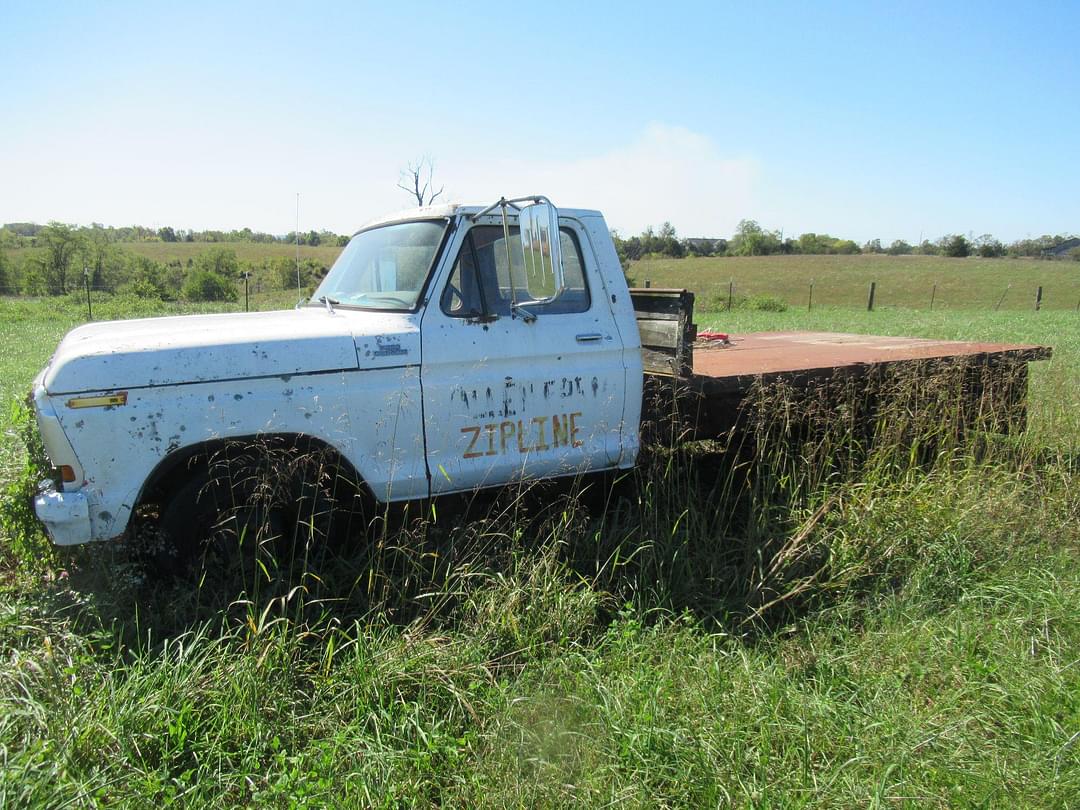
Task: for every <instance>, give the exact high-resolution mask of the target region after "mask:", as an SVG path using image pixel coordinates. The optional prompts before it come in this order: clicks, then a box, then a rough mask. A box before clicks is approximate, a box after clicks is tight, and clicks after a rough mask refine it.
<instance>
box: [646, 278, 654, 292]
mask: <svg viewBox="0 0 1080 810" xmlns="http://www.w3.org/2000/svg"><path fill="white" fill-rule="evenodd" d="M651 286H652V282H651V281H649V280H648V279H645V289H646V290H647V289H649V288H650V287H651Z"/></svg>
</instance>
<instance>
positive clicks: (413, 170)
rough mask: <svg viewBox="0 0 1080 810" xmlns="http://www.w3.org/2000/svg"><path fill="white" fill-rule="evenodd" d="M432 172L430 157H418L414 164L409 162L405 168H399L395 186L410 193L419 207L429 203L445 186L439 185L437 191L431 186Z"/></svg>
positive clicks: (432, 164) (433, 171) (433, 165)
mask: <svg viewBox="0 0 1080 810" xmlns="http://www.w3.org/2000/svg"><path fill="white" fill-rule="evenodd" d="M434 173H435V164H434V163H432V161H431V158H428V157H423V158H420V160H418V161H417V162H416V163H415V164H414V163H409V165H408V167H407V168H404V169H402V170H401V172H400V173H399V178H398V184H397V186H398V188H400V189H401V190H402V191H405V192H408V193H409V194H410V195H412V196H413V197H414V198H415V199H416V204H417V205H418V206H420V207H421V208H422V207H423V206H425V205H431V204H432V203H433V202H435V200H436V199H437V198H438V197H439V195H440V194H442V193H443V189H444V188H445V186H439V190H438V191H435V190H434V188H432V185H431V179H432V175H434Z"/></svg>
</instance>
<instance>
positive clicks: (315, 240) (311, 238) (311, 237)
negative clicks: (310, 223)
mask: <svg viewBox="0 0 1080 810" xmlns="http://www.w3.org/2000/svg"><path fill="white" fill-rule="evenodd" d="M319 242H320V239H319V234H318V233H316V232H315V231H310V232H309V233H308V235H307V242H306V244H309V245H311V246H312V247H315V246H316V245H318V244H319Z"/></svg>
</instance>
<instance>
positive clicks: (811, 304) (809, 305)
mask: <svg viewBox="0 0 1080 810" xmlns="http://www.w3.org/2000/svg"><path fill="white" fill-rule="evenodd" d="M813 308H814V280H813V279H810V297H809V298H807V299H806V311H807V312H809V311H810V310H811V309H813Z"/></svg>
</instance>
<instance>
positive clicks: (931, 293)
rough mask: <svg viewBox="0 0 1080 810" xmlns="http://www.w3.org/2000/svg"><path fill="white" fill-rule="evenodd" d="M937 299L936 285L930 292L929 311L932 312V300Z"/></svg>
mask: <svg viewBox="0 0 1080 810" xmlns="http://www.w3.org/2000/svg"><path fill="white" fill-rule="evenodd" d="M935 298H937V284H935V285H934V289H933V290H931V291H930V311H931V312H933V311H934V299H935Z"/></svg>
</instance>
